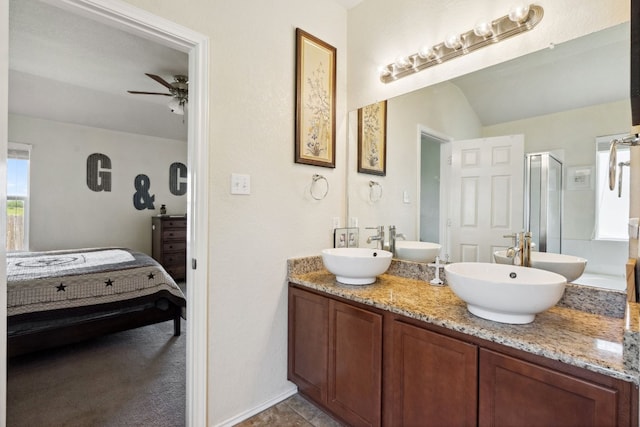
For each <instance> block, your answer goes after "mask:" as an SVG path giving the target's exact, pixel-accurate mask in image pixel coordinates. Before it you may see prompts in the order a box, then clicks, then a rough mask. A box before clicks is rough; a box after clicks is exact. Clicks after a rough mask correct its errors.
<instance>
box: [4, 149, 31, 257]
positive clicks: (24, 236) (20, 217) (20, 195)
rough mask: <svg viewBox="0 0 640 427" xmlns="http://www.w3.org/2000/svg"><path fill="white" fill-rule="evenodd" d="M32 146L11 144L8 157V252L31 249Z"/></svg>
mask: <svg viewBox="0 0 640 427" xmlns="http://www.w3.org/2000/svg"><path fill="white" fill-rule="evenodd" d="M30 156H31V146H30V145H27V144H17V143H13V142H10V143H9V152H8V155H7V251H22V250H28V249H29V158H30Z"/></svg>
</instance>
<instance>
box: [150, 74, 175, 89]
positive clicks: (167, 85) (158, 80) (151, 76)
mask: <svg viewBox="0 0 640 427" xmlns="http://www.w3.org/2000/svg"><path fill="white" fill-rule="evenodd" d="M145 74H146V75H147V76H149V77H150V78H152V79H153V80H155V81H157V82H158V83H160V84H161V85H162V86H164V87H166V88H167V89H173V86H171V85H170V84H169V83H167V81H166V80H165V79H163V78H162V77H160V76H156V75H155V74H149V73H145Z"/></svg>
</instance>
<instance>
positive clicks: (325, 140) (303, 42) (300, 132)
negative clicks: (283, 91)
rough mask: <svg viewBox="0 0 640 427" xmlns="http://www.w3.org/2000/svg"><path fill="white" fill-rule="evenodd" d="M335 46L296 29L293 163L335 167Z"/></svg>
mask: <svg viewBox="0 0 640 427" xmlns="http://www.w3.org/2000/svg"><path fill="white" fill-rule="evenodd" d="M335 117H336V48H334V47H333V46H330V45H329V44H327V43H325V42H323V41H322V40H320V39H318V38H316V37H314V36H312V35H311V34H308V33H306V32H305V31H303V30H301V29H300V28H297V29H296V120H295V122H296V136H295V162H296V163H303V164H308V165H315V166H324V167H329V168H334V167H335V166H336V160H335V158H336V153H335V151H336V123H335Z"/></svg>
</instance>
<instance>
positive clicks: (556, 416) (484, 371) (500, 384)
mask: <svg viewBox="0 0 640 427" xmlns="http://www.w3.org/2000/svg"><path fill="white" fill-rule="evenodd" d="M479 398H480V411H479V425H480V426H515V425H517V426H576V427H588V426H615V425H618V417H619V415H618V413H617V412H618V411H617V399H618V391H617V390H615V389H612V388H608V387H604V386H602V385H599V384H594V383H592V382H589V381H585V380H582V379H579V378H576V377H573V376H570V375H567V374H563V373H561V372H558V371H554V370H551V369H547V368H544V367H541V366H538V365H534V364H531V363H529V362H525V361H522V360H518V359H514V358H512V357H509V356H505V355H502V354H499V353H495V352H493V351H490V350H484V349H483V350H481V351H480V397H479Z"/></svg>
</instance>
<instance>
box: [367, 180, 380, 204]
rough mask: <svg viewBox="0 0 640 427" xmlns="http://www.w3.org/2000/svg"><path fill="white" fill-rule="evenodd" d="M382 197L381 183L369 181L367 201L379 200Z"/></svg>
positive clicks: (374, 201)
mask: <svg viewBox="0 0 640 427" xmlns="http://www.w3.org/2000/svg"><path fill="white" fill-rule="evenodd" d="M380 199H382V185H380V183H379V182H376V181H369V201H370V202H371V203H376V202H379V201H380Z"/></svg>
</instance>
